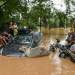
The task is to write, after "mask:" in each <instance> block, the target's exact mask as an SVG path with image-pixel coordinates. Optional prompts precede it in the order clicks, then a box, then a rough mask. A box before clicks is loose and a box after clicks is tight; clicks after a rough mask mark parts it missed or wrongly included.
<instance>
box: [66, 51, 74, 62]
mask: <svg viewBox="0 0 75 75" xmlns="http://www.w3.org/2000/svg"><path fill="white" fill-rule="evenodd" d="M67 52H68V53H69V55H70V59H71V61H73V62H74V63H75V53H72V52H71V51H70V50H67Z"/></svg>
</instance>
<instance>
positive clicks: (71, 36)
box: [66, 21, 75, 53]
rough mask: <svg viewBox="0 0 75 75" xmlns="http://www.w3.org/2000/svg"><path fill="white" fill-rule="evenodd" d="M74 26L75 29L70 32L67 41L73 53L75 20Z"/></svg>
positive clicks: (74, 48) (74, 46)
mask: <svg viewBox="0 0 75 75" xmlns="http://www.w3.org/2000/svg"><path fill="white" fill-rule="evenodd" d="M72 26H73V30H72V32H69V33H68V36H67V38H66V41H67V42H68V47H69V48H70V50H71V51H72V52H73V53H75V21H73V23H72ZM72 47H73V48H72Z"/></svg>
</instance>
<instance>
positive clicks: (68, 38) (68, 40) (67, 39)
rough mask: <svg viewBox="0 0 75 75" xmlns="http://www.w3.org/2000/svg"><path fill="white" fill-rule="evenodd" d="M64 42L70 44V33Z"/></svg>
mask: <svg viewBox="0 0 75 75" xmlns="http://www.w3.org/2000/svg"><path fill="white" fill-rule="evenodd" d="M66 41H67V42H68V43H70V42H71V33H70V32H69V33H68V36H67V38H66Z"/></svg>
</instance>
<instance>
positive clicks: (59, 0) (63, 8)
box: [52, 0, 66, 11]
mask: <svg viewBox="0 0 75 75" xmlns="http://www.w3.org/2000/svg"><path fill="white" fill-rule="evenodd" d="M52 1H53V2H54V4H56V5H55V7H56V8H57V9H61V6H60V4H61V1H62V5H63V7H62V11H64V10H66V7H65V4H64V1H63V0H52ZM58 4H59V5H58Z"/></svg>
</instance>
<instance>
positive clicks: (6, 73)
mask: <svg viewBox="0 0 75 75" xmlns="http://www.w3.org/2000/svg"><path fill="white" fill-rule="evenodd" d="M41 32H42V34H43V43H42V44H41V45H40V46H46V47H47V48H48V49H49V46H50V43H51V44H53V43H55V42H56V40H55V38H59V39H60V40H61V44H65V37H66V35H67V33H68V32H69V29H66V30H64V29H63V28H54V29H51V30H50V31H49V30H48V29H46V30H45V29H44V28H42V30H41ZM74 66H75V64H74V63H73V62H72V61H70V58H69V57H68V58H66V59H63V58H59V50H57V51H56V52H55V53H53V52H50V55H49V56H44V57H39V58H29V57H6V56H1V55H0V75H75V67H74Z"/></svg>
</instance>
